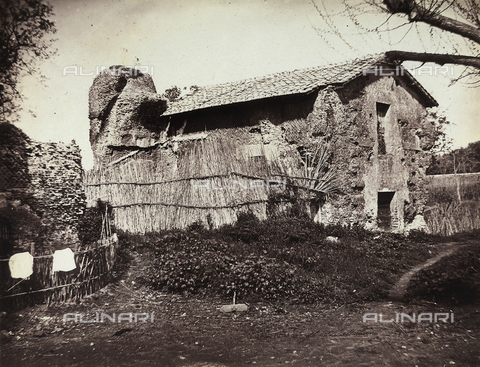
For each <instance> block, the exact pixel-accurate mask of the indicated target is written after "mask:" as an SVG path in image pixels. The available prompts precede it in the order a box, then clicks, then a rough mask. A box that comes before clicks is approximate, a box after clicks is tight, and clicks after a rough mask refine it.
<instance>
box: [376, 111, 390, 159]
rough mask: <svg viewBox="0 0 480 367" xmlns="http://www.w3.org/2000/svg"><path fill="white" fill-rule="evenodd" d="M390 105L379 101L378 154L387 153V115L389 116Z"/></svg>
mask: <svg viewBox="0 0 480 367" xmlns="http://www.w3.org/2000/svg"><path fill="white" fill-rule="evenodd" d="M389 107H390V105H388V104H385V103H379V102H377V139H378V154H386V153H387V149H386V147H385V117H386V116H387V112H388V108H389Z"/></svg>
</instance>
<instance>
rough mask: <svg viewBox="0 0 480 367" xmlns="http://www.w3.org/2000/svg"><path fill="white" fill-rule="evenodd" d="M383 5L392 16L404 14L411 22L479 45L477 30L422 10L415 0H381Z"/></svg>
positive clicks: (478, 31) (427, 10) (431, 11)
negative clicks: (425, 25) (420, 23)
mask: <svg viewBox="0 0 480 367" xmlns="http://www.w3.org/2000/svg"><path fill="white" fill-rule="evenodd" d="M383 3H384V4H385V5H386V6H387V8H388V10H389V12H390V13H392V14H405V15H407V16H408V19H409V20H410V21H411V22H423V23H426V24H429V25H431V26H434V27H436V28H439V29H443V30H445V31H449V32H452V33H455V34H458V35H460V36H462V37H465V38H468V39H470V40H472V41H473V42H476V43H478V44H480V30H479V29H478V28H475V27H473V26H471V25H470V24H467V23H464V22H460V21H458V20H455V19H452V18H449V17H446V16H444V15H442V14H440V12H439V11H437V10H431V9H427V8H424V7H422V6H421V5H419V4H417V3H416V2H415V0H383Z"/></svg>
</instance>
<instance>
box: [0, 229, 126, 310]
mask: <svg viewBox="0 0 480 367" xmlns="http://www.w3.org/2000/svg"><path fill="white" fill-rule="evenodd" d="M117 246H118V238H117V236H116V234H113V235H112V236H110V237H108V238H105V239H102V240H100V241H99V242H98V247H94V248H90V249H88V250H83V251H78V252H76V253H75V254H74V255H75V264H76V269H74V270H72V271H69V272H53V255H44V256H36V257H34V258H33V260H34V261H33V274H32V275H31V276H30V277H28V278H26V279H13V278H11V276H10V269H9V265H8V261H9V260H8V259H1V260H0V278H1V279H2V281H1V284H0V307H1V309H2V310H12V309H18V308H21V307H24V306H29V305H33V304H39V303H47V304H49V305H50V304H52V303H63V302H67V301H74V300H79V299H81V298H82V297H84V296H86V295H88V294H91V293H94V292H96V291H97V290H99V289H100V288H102V287H104V286H105V285H106V284H107V283H108V281H109V280H110V276H111V270H112V267H113V265H114V262H115V254H116V249H117Z"/></svg>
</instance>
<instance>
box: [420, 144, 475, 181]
mask: <svg viewBox="0 0 480 367" xmlns="http://www.w3.org/2000/svg"><path fill="white" fill-rule="evenodd" d="M473 172H480V141H477V142H475V143H470V144H468V146H467V147H466V148H459V149H455V150H453V151H451V152H449V153H447V154H443V155H434V156H432V162H431V164H430V166H429V167H428V169H427V174H428V175H442V174H452V173H473Z"/></svg>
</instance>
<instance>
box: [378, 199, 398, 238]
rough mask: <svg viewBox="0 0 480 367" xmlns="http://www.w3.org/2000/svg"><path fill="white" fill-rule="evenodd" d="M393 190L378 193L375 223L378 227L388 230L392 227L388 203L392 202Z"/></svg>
mask: <svg viewBox="0 0 480 367" xmlns="http://www.w3.org/2000/svg"><path fill="white" fill-rule="evenodd" d="M394 195H395V191H380V192H379V193H378V200H377V203H378V204H377V205H378V211H377V224H378V228H380V229H383V230H384V231H389V230H390V229H391V228H392V214H391V211H390V203H391V202H392V199H393V196H394Z"/></svg>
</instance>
